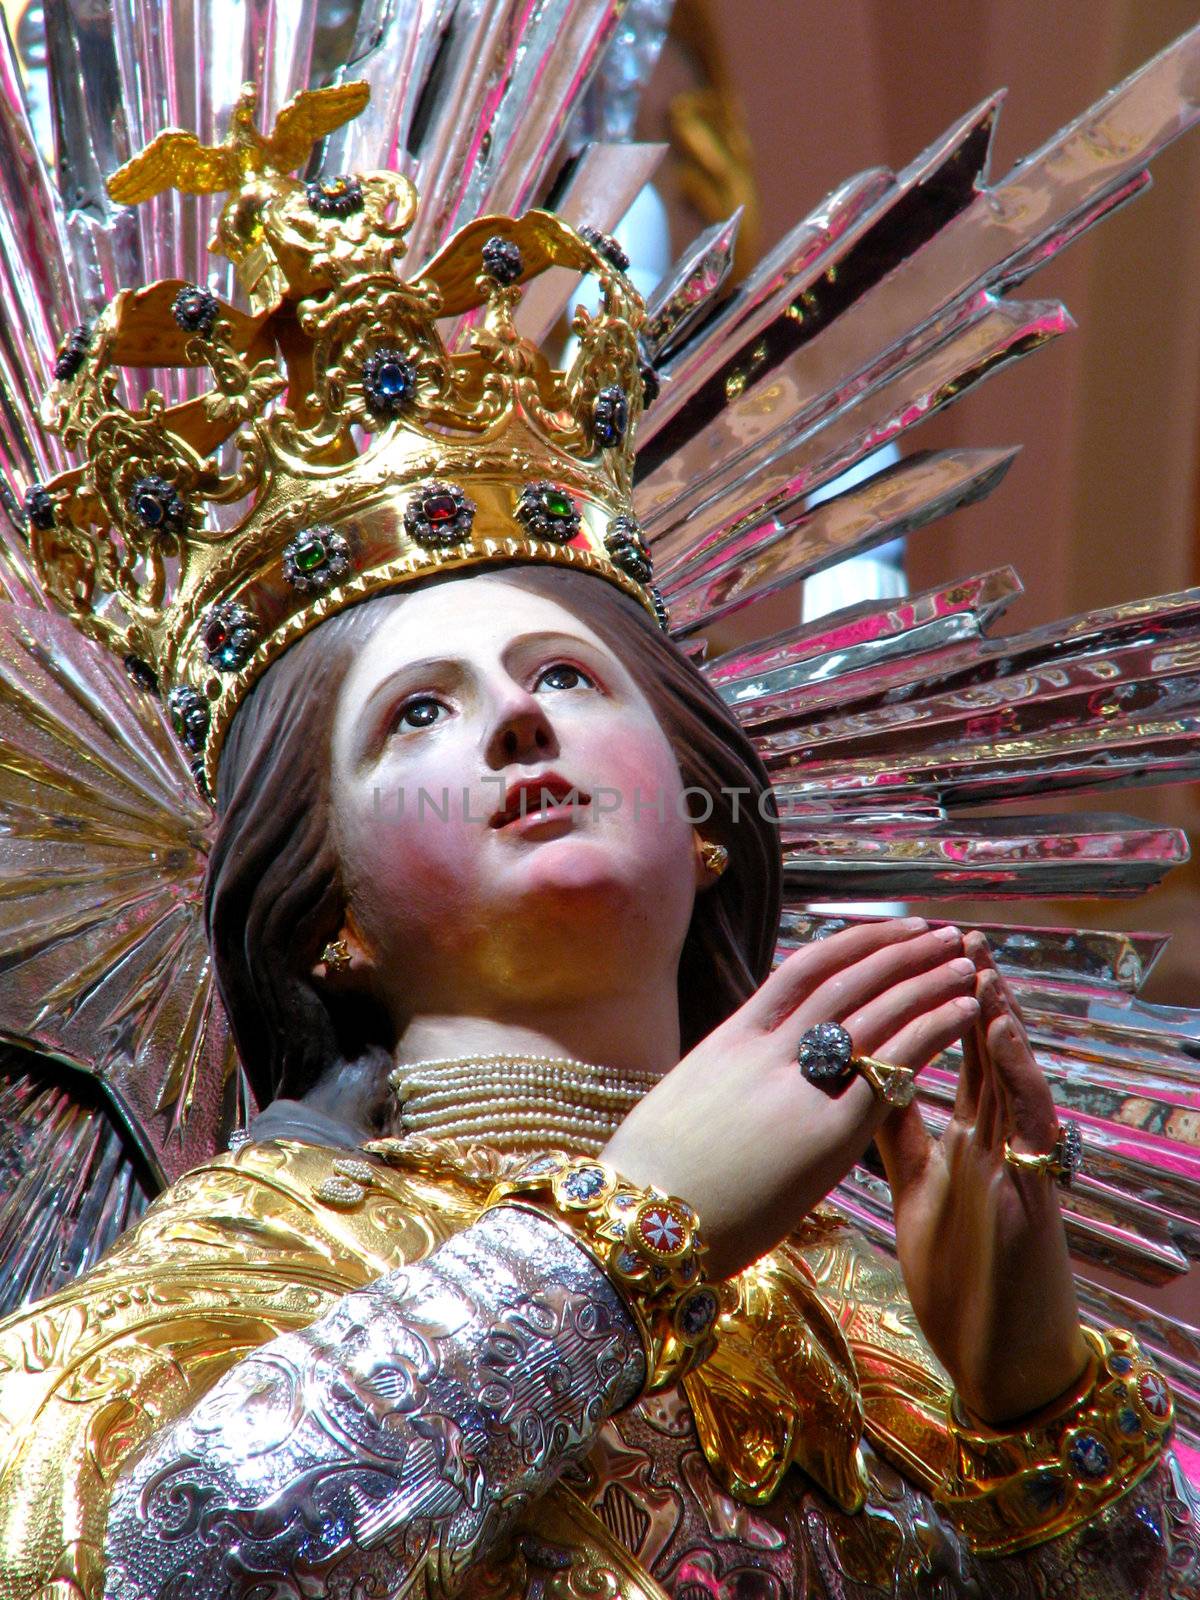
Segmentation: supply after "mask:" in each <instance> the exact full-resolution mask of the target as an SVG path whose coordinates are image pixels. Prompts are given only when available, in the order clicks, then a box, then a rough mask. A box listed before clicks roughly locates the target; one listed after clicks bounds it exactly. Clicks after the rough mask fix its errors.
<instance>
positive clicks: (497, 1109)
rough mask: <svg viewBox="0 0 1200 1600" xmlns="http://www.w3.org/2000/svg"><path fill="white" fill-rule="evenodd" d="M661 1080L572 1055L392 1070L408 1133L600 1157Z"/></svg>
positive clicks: (454, 1061) (461, 1059) (487, 1058)
mask: <svg viewBox="0 0 1200 1600" xmlns="http://www.w3.org/2000/svg"><path fill="white" fill-rule="evenodd" d="M657 1081H658V1079H657V1077H656V1075H655V1074H654V1073H652V1072H639V1071H635V1070H632V1069H626V1070H624V1071H621V1072H618V1071H617V1070H616V1069H614V1068H612V1067H603V1066H596V1065H595V1064H594V1063H592V1062H590V1061H574V1060H571V1059H570V1058H569V1057H564V1056H535V1055H522V1054H520V1053H517V1052H513V1053H501V1054H497V1055H478V1056H455V1057H451V1058H448V1059H445V1060H435V1061H406V1062H402V1063H401V1065H400V1066H398V1067H396V1068H395V1069H394V1071H392V1072H391V1073H390V1074H389V1076H388V1082H389V1083H390V1084H391V1086H392V1088H393V1089H394V1090H395V1092H396V1094H397V1096H398V1097H399V1100H400V1119H401V1122H402V1123H403V1126H404V1129H405V1132H406V1133H415V1134H421V1135H423V1136H424V1137H426V1138H430V1139H456V1140H462V1141H463V1142H465V1143H468V1144H476V1143H483V1144H489V1145H493V1146H495V1147H496V1148H497V1149H500V1150H513V1151H526V1150H530V1151H534V1150H563V1151H565V1152H566V1153H567V1154H568V1155H583V1156H594V1155H596V1154H597V1152H598V1151H599V1150H600V1149H601V1147H602V1146H603V1145H604V1144H606V1143H607V1142H608V1139H609V1137H610V1136H611V1134H612V1133H613V1131H614V1129H615V1128H616V1126H617V1124H618V1123H619V1122H621V1121H622V1120H623V1119H624V1118H625V1116H626V1115H627V1114H628V1113H629V1112H630V1111H631V1110H632V1109H633V1107H634V1106H635V1105H636V1104H637V1102H638V1101H639V1100H640V1099H641V1098H642V1096H643V1095H644V1094H645V1093H646V1092H647V1091H648V1090H650V1089H652V1088H653V1087H654V1085H655V1083H656V1082H657Z"/></svg>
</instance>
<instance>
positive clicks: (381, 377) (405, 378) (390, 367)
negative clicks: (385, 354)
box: [375, 361, 412, 400]
mask: <svg viewBox="0 0 1200 1600" xmlns="http://www.w3.org/2000/svg"><path fill="white" fill-rule="evenodd" d="M375 384H376V387H377V388H378V390H379V392H380V394H381V395H383V397H384V399H385V400H403V398H404V396H405V395H406V394H407V393H408V391H409V389H411V387H412V382H411V380H410V378H409V375H408V373H407V372H405V370H404V368H403V367H402V366H401V365H400V363H399V362H398V361H385V362H384V363H383V365H382V366H381V367H380V368H379V371H378V372H377V373H376V374H375Z"/></svg>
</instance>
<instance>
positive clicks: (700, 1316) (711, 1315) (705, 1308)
mask: <svg viewBox="0 0 1200 1600" xmlns="http://www.w3.org/2000/svg"><path fill="white" fill-rule="evenodd" d="M718 1309H719V1307H718V1305H717V1297H716V1295H715V1294H714V1293H713V1292H712V1290H711V1289H701V1290H700V1291H699V1292H698V1293H697V1294H694V1295H692V1296H691V1297H690V1298H689V1299H688V1300H686V1301H685V1302H684V1305H683V1309H682V1310H681V1311H680V1313H679V1331H680V1332H681V1333H682V1334H683V1335H684V1337H685V1338H688V1339H698V1338H699V1337H700V1335H701V1334H704V1333H707V1332H708V1330H709V1329H710V1328H711V1327H712V1325H713V1323H714V1322H715V1321H716V1320H717V1311H718Z"/></svg>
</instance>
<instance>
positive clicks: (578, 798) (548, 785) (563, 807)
mask: <svg viewBox="0 0 1200 1600" xmlns="http://www.w3.org/2000/svg"><path fill="white" fill-rule="evenodd" d="M591 800H592V797H591V795H589V794H588V793H587V791H586V790H584V789H579V788H576V786H575V785H574V784H573V783H568V781H567V780H566V778H563V777H561V776H560V775H559V774H558V773H557V772H546V773H543V774H542V776H541V777H540V778H522V779H521V780H520V782H519V783H514V784H512V785H510V787H509V789H508V792H507V794H506V795H505V797H504V804H503V806H502V807H501V808H500V810H499V811H497V812H496V814H495V815H494V816H493V817H492V819H491V821H490V823H489V824H488V826H489V827H492V828H507V827H509V826H510V825H511V824H513V823H517V822H522V821H525V820H528V819H533V818H537V819H538V820H540V821H543V822H545V821H549V820H550V819H551V818H557V817H560V816H570V815H571V813H572V812H573V811H574V810H575V808H576V807H577V806H586V805H590V804H591Z"/></svg>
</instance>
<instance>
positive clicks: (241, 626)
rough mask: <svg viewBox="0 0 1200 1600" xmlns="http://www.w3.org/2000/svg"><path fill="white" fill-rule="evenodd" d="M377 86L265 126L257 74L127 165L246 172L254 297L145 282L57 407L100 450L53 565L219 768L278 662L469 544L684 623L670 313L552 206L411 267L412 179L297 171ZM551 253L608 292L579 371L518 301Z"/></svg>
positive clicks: (57, 596) (237, 216) (163, 176)
mask: <svg viewBox="0 0 1200 1600" xmlns="http://www.w3.org/2000/svg"><path fill="white" fill-rule="evenodd" d="M365 104H366V90H365V88H364V86H362V85H356V84H347V85H342V86H339V87H338V88H336V89H330V90H317V91H313V92H310V93H307V94H302V95H299V96H297V97H296V99H295V100H293V101H292V102H291V103H290V105H288V106H287V107H285V108H284V110H283V112H282V113H281V114H280V117H279V119H278V121H277V123H276V126H275V129H274V130H273V132H272V133H271V134H270V135H266V136H264V135H262V134H260V133H259V132H258V131H257V129H256V127H255V124H254V114H255V105H256V99H255V95H254V91H253V90H252V89H247V90H246V91H245V93H244V95H243V97H242V100H241V101H240V102H239V105H238V108H237V110H236V111H235V113H234V118H233V126H232V129H231V132H230V135H229V137H228V138H227V139H226V141H225V142H224V143H223V144H221V145H217V146H202V145H200V143H199V141H198V140H196V139H195V137H194V136H193V135H191V134H186V133H183V132H181V131H179V130H168V131H167V132H165V133H163V134H160V135H159V137H158V138H157V139H155V141H154V142H153V144H151V145H150V146H149V148H148V149H147V150H146V151H144V152H143V153H142V154H141V155H139V156H137V157H135V158H134V159H133V160H132V161H131V162H129V163H128V164H127V165H126V166H125V167H124V168H122V169H121V170H120V171H119V172H117V173H116V174H114V176H113V178H112V179H111V181H110V184H109V188H110V191H111V193H112V194H113V196H114V198H116V199H118V200H123V201H126V202H128V203H137V202H138V201H140V200H143V199H146V198H148V197H149V196H150V195H152V194H154V193H157V192H158V191H159V190H161V189H163V188H165V187H170V186H173V187H176V188H180V189H183V190H185V191H187V192H193V193H196V192H207V193H215V192H220V191H228V193H229V198H228V200H227V201H226V203H225V205H224V208H223V209H222V212H221V215H220V218H219V220H218V223H217V227H216V230H215V236H214V239H213V241H212V248H213V249H214V251H216V252H218V253H219V254H222V255H224V256H226V257H227V258H228V259H229V260H230V261H231V262H232V263H233V265H234V267H235V269H236V274H237V278H238V281H239V283H240V286H241V289H242V292H243V293H244V295H245V299H246V306H247V309H241V308H240V307H238V306H234V305H231V304H227V303H224V302H222V301H221V300H219V299H218V298H217V297H216V296H215V295H214V294H213V293H212V292H211V291H210V289H208V288H207V287H206V286H205V285H202V284H186V283H180V282H178V281H171V282H162V283H156V284H152V285H150V286H148V287H147V288H145V289H141V290H137V291H127V292H125V293H123V294H121V295H119V296H118V297H117V299H116V300H114V301H113V302H112V304H111V305H110V306H108V307H107V309H106V310H105V311H104V312H103V314H102V315H101V316H100V317H99V318H98V319H97V321H96V323H95V324H94V326H90V327H87V328H83V329H77V330H76V331H75V332H74V333H73V334H71V335H69V336H68V338H67V339H66V340H65V341H64V344H63V347H62V350H61V351H60V358H59V361H58V363H57V365H56V369H55V370H56V377H55V382H54V385H53V387H52V389H51V391H50V393H49V394H48V395H47V396H46V399H45V403H44V407H43V416H44V420H45V422H46V424H47V426H48V427H49V428H50V429H52V430H53V431H55V432H56V433H58V434H59V435H60V436H61V438H62V440H63V443H64V445H65V446H66V447H67V449H68V450H69V451H72V452H78V453H79V455H80V456H81V457H82V461H81V464H80V465H78V466H76V467H73V468H71V469H70V470H68V471H67V472H64V473H62V474H61V475H60V476H59V477H58V478H56V479H55V480H53V481H52V482H51V483H48V484H45V485H34V486H32V487H31V490H30V494H29V496H28V498H27V525H28V532H29V539H30V546H31V550H32V554H33V559H34V562H35V565H36V567H37V570H38V572H39V574H40V576H41V580H42V582H43V584H44V586H45V588H46V591H47V593H48V594H49V595H50V596H51V597H52V598H53V599H54V601H55V602H56V603H57V604H58V605H59V606H61V607H62V608H63V609H64V610H65V611H66V612H67V613H68V614H69V615H70V616H71V617H72V618H73V619H74V621H75V622H76V623H77V624H78V625H79V626H80V627H81V628H82V629H84V630H85V631H86V632H87V633H88V634H89V635H91V636H92V637H94V638H97V639H99V640H100V641H102V642H103V643H104V644H106V645H107V646H109V647H110V648H111V649H113V650H115V651H116V652H117V653H118V654H120V655H121V656H122V657H123V658H124V659H125V660H126V662H127V664H128V665H129V666H130V669H131V670H135V671H137V673H138V675H139V681H142V682H144V683H147V684H151V683H157V685H158V688H159V690H160V692H161V693H162V694H163V695H164V697H165V698H166V700H167V703H168V705H170V707H171V708H172V711H173V713H174V715H175V724H176V729H177V731H178V732H179V734H180V737H181V739H182V740H183V742H184V744H185V746H186V748H187V749H188V750H189V751H190V752H191V753H193V754H194V756H195V757H196V761H195V766H196V770H197V776H198V777H199V778H200V779H201V780H202V781H203V782H205V783H207V784H208V786H209V787H210V788H211V786H212V784H213V782H214V779H215V773H216V762H217V757H218V755H219V751H220V748H221V743H222V740H223V738H224V734H225V731H226V729H227V728H228V725H229V722H230V719H231V718H232V716H233V714H234V712H235V711H236V709H237V706H238V705H239V704H240V702H241V700H242V699H243V698H244V696H245V694H246V693H247V692H248V690H249V689H250V687H251V686H252V685H253V683H254V682H255V681H256V680H257V678H258V676H259V675H260V674H261V672H262V671H263V670H264V669H265V668H266V667H267V666H268V665H269V664H270V662H271V661H273V660H275V659H276V658H277V656H278V655H279V654H280V653H281V652H282V651H283V650H284V649H286V648H287V646H288V645H289V644H291V643H293V642H294V641H295V640H296V639H297V638H298V637H300V636H301V634H303V633H304V632H306V631H307V630H308V629H309V628H311V627H313V626H315V625H316V623H318V622H320V621H322V620H323V619H324V618H325V617H327V616H330V615H332V614H333V613H334V612H335V611H337V610H338V609H340V608H341V607H342V606H344V605H348V604H352V603H354V602H356V601H358V600H361V599H363V598H365V597H366V596H368V595H370V594H372V593H375V592H379V591H381V590H383V589H385V588H391V587H394V586H396V585H397V584H400V583H403V582H406V581H410V580H412V579H413V578H416V577H420V576H422V575H424V574H427V573H431V572H435V571H437V570H439V569H441V568H443V567H445V566H447V565H450V566H464V565H469V564H472V563H480V562H496V561H512V560H536V561H558V562H566V563H568V564H571V565H575V566H579V567H583V568H586V569H588V570H591V571H594V572H597V573H599V574H601V575H602V576H604V577H607V578H608V579H610V580H611V581H612V582H614V583H617V584H618V585H620V586H621V587H622V588H624V589H626V590H627V591H629V592H630V593H631V594H634V595H635V596H636V597H637V598H639V599H640V600H641V601H642V602H643V603H644V604H645V606H646V607H647V609H648V610H649V611H650V612H651V614H652V615H654V616H655V617H656V618H657V619H658V620H659V621H660V622H661V621H662V619H663V612H662V607H661V602H660V601H659V600H658V597H657V595H656V594H655V593H654V591H653V589H652V588H651V587H650V579H651V569H650V563H649V557H648V554H647V552H646V551H645V548H644V545H642V544H641V543H640V539H639V536H638V534H637V528H636V523H634V522H633V520H632V509H631V505H630V493H631V486H632V462H633V456H632V435H633V430H634V428H635V427H636V423H637V419H638V416H639V415H640V412H641V409H642V405H643V398H644V397H643V387H642V378H641V375H640V363H639V356H638V341H637V334H638V329H639V327H640V325H641V322H642V320H643V316H644V310H643V306H642V302H641V300H640V298H639V297H638V295H637V293H636V291H635V290H634V289H633V288H632V286H631V285H630V283H629V281H628V279H627V278H626V276H625V273H624V269H623V258H622V257H621V256H620V255H619V253H617V252H614V251H613V250H612V249H611V248H606V242H605V240H604V239H603V237H602V236H600V235H595V234H593V233H592V232H591V230H583V231H581V232H576V231H575V230H574V229H572V228H571V227H569V226H568V225H567V224H566V223H564V222H562V221H561V220H560V219H559V218H557V217H555V216H553V215H552V214H550V213H548V212H542V211H532V212H529V213H528V214H527V215H526V216H524V217H521V218H511V217H486V218H481V219H479V220H477V221H476V222H473V223H471V224H469V225H468V226H467V227H466V228H464V229H462V230H460V232H459V233H457V234H456V235H455V236H454V237H453V238H451V239H450V240H449V241H448V242H447V243H446V244H445V245H443V247H442V248H441V249H440V250H439V251H438V252H437V254H436V255H435V256H434V258H433V259H432V260H431V261H429V262H428V263H427V264H426V265H425V267H424V269H423V271H422V272H421V273H420V274H419V275H418V276H416V277H414V278H405V277H404V276H403V275H402V273H401V270H400V267H401V263H402V261H403V259H404V255H405V251H406V242H405V240H406V235H407V233H408V231H409V229H410V228H411V226H412V222H413V218H414V216H415V212H416V195H415V192H414V190H413V188H412V186H411V184H409V183H408V181H407V180H406V179H404V178H402V177H400V176H398V175H397V174H395V173H391V172H373V173H364V174H355V175H351V174H338V175H336V176H334V177H332V178H329V179H324V180H317V181H310V182H302V181H301V180H300V179H298V178H296V177H293V176H290V174H291V173H292V172H293V171H294V170H295V169H296V168H297V167H299V166H300V165H301V164H302V163H303V162H305V161H306V160H307V157H308V155H309V152H310V149H311V146H312V143H313V141H314V140H315V139H317V138H320V137H323V135H324V134H325V133H327V132H329V131H330V130H331V129H332V128H334V127H336V126H338V125H339V124H340V123H341V122H343V121H345V120H347V119H348V118H349V117H351V116H354V115H357V114H358V112H359V111H361V110H362V108H363V106H364V105H365ZM552 266H565V267H569V268H572V269H574V270H576V271H579V272H584V273H589V274H594V275H595V277H596V279H597V281H598V283H599V288H600V304H599V306H598V308H597V309H596V310H595V312H592V313H589V312H588V311H586V310H582V309H581V310H580V311H579V312H578V313H577V314H576V318H575V323H574V331H575V334H576V335H577V339H578V344H577V349H576V354H575V356H574V358H573V360H572V362H571V365H570V367H569V369H568V370H566V371H560V370H558V369H556V368H555V367H554V366H552V364H551V363H550V361H549V360H548V358H547V357H546V355H545V354H544V353H543V351H541V350H540V349H538V348H537V347H536V346H535V345H533V344H531V343H530V342H529V341H527V340H526V339H524V338H523V337H522V335H521V334H520V332H519V330H518V327H517V320H516V319H517V315H518V307H519V304H520V300H521V296H522V292H523V286H524V284H525V283H527V282H528V281H529V280H530V279H531V278H533V277H535V276H537V275H538V274H539V273H541V272H543V271H545V270H546V269H547V268H549V267H552ZM448 329H449V330H451V332H447V330H448ZM455 329H458V330H459V333H458V336H457V337H455V336H454V334H453V330H455ZM163 368H166V369H171V368H182V369H191V370H193V371H204V372H206V374H207V387H205V388H204V389H203V390H202V392H200V393H198V394H197V395H196V396H195V397H194V398H191V399H187V400H184V401H181V402H179V403H177V404H173V405H168V404H167V403H166V400H165V399H164V396H163V393H162V391H161V390H159V389H156V388H147V389H145V390H144V392H141V393H140V399H139V401H138V402H137V403H136V404H135V403H132V402H131V401H130V400H129V398H128V395H129V393H137V392H138V390H137V388H136V387H135V385H133V384H130V383H129V381H128V378H127V376H126V375H127V374H129V373H131V372H136V371H137V369H163ZM615 521H616V522H619V523H620V525H621V527H622V528H623V529H625V530H627V531H626V534H625V536H623V538H622V539H621V540H620V541H617V542H615V543H614V541H613V539H612V537H611V528H612V526H613V525H614V522H615ZM629 530H631V531H629ZM631 552H634V553H636V556H637V559H633V557H632V555H631Z"/></svg>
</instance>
